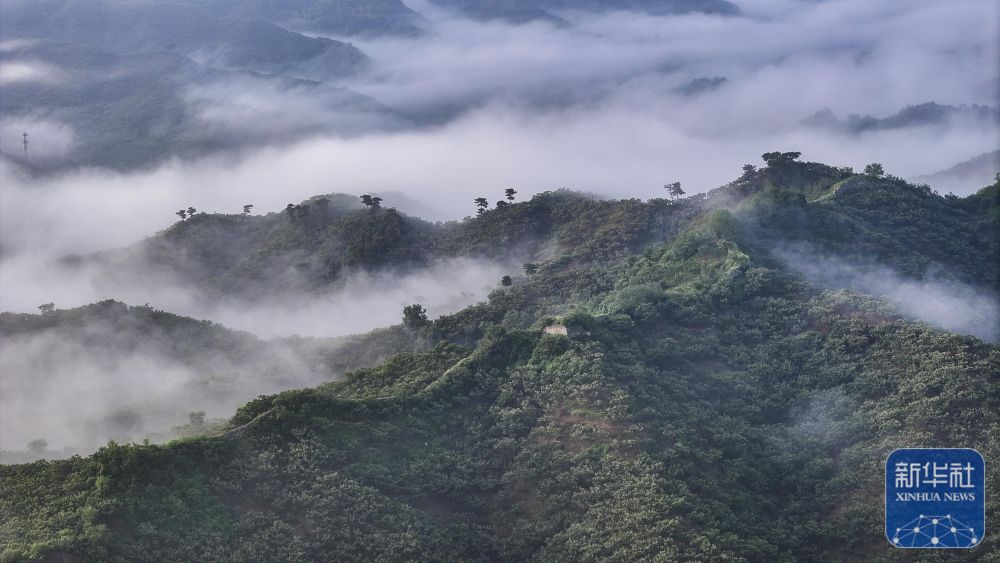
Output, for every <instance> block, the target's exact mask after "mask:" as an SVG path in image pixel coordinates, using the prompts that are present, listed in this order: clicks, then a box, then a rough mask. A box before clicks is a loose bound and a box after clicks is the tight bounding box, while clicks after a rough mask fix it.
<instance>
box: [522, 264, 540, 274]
mask: <svg viewBox="0 0 1000 563" xmlns="http://www.w3.org/2000/svg"><path fill="white" fill-rule="evenodd" d="M536 273H538V264H532V263H531V262H528V263H527V264H525V265H524V274H525V275H527V276H533V275H535V274H536Z"/></svg>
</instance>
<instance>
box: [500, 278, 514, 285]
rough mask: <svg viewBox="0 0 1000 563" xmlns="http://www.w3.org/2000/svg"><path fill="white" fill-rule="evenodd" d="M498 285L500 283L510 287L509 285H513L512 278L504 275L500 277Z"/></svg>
mask: <svg viewBox="0 0 1000 563" xmlns="http://www.w3.org/2000/svg"><path fill="white" fill-rule="evenodd" d="M500 285H502V286H504V287H510V286H512V285H514V279H513V278H511V277H510V276H504V277H502V278H500Z"/></svg>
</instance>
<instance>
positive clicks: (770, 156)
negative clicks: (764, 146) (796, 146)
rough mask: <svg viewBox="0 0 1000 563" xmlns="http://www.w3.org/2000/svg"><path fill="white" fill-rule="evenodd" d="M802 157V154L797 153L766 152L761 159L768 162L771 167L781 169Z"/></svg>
mask: <svg viewBox="0 0 1000 563" xmlns="http://www.w3.org/2000/svg"><path fill="white" fill-rule="evenodd" d="M800 156H802V153H800V152H796V151H792V152H766V153H764V154H762V155H761V158H763V159H764V162H766V163H767V165H768V166H769V167H772V168H781V167H782V166H787V165H789V164H791V163H792V162H794V161H795V160H796V159H797V158H799V157H800Z"/></svg>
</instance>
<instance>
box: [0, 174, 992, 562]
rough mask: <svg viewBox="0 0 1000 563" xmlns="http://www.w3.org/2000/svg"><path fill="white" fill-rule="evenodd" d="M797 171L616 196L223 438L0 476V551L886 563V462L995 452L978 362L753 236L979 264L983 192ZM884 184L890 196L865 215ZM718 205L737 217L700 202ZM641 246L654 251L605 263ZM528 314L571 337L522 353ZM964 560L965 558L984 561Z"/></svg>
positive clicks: (975, 354)
mask: <svg viewBox="0 0 1000 563" xmlns="http://www.w3.org/2000/svg"><path fill="white" fill-rule="evenodd" d="M801 166H802V167H798V165H797V167H793V168H794V169H793V170H791V171H789V170H765V171H762V172H759V173H754V174H751V175H749V176H748V177H745V178H744V179H743V180H742V181H740V182H737V183H734V184H733V185H731V186H729V187H727V188H725V189H724V190H723V191H722V192H718V193H716V194H714V195H713V197H711V198H708V199H706V200H701V199H694V200H691V201H689V202H687V203H683V204H676V205H669V204H666V203H665V202H659V203H654V204H646V205H644V204H640V203H638V202H633V203H627V202H626V203H625V204H623V203H621V202H619V203H618V204H614V209H619V210H621V209H625V210H630V211H626V212H622V213H621V214H620V215H619V219H620V220H619V221H617V222H613V223H612V224H607V223H602V225H603V226H602V227H601V228H599V229H597V228H594V229H590V230H589V231H584V232H594V233H595V234H594V236H593V237H581V238H586V239H587V240H585V241H576V244H571V245H570V246H568V250H564V252H563V253H561V254H560V255H558V256H557V257H555V258H553V259H552V260H550V261H548V262H547V263H546V264H544V265H543V268H542V269H541V271H540V272H539V274H537V275H536V276H534V277H533V278H531V279H529V280H526V281H519V282H518V283H517V284H515V285H514V286H513V287H512V288H508V289H505V290H503V291H497V292H495V293H494V294H493V295H491V298H490V300H489V302H488V303H485V304H482V305H479V306H475V307H472V308H469V309H467V310H465V311H463V312H460V313H458V314H456V315H453V316H450V317H445V318H443V319H440V320H438V321H436V322H435V323H434V325H433V326H431V327H429V328H428V329H426V336H427V337H428V338H431V339H432V340H436V341H440V344H439V345H438V346H437V347H435V348H433V349H432V350H430V351H427V352H424V353H418V354H404V355H401V356H397V357H396V358H394V359H393V360H391V361H389V362H387V363H385V364H383V365H381V366H379V367H376V368H372V369H368V370H361V371H357V372H355V373H353V374H352V375H350V376H349V377H348V378H347V379H345V380H343V381H339V382H335V383H331V384H327V385H324V386H322V387H319V388H317V389H312V390H305V391H294V392H286V393H282V394H279V395H276V396H272V397H265V398H261V399H258V400H257V401H254V402H252V403H250V404H248V405H246V406H245V407H243V408H242V409H240V411H239V412H238V413H237V415H236V416H235V417H234V418H233V419H232V420H231V421H230V426H229V430H228V431H227V432H226V433H225V434H223V435H220V436H216V437H210V438H199V439H193V440H188V441H185V442H181V443H174V444H170V445H167V446H136V445H127V446H120V445H109V446H108V447H107V448H104V449H103V450H101V451H100V452H98V453H97V454H95V455H94V456H92V457H90V458H86V459H79V458H77V459H73V460H68V461H61V462H40V463H36V464H32V465H26V466H8V467H3V468H2V469H0V482H2V484H3V485H2V488H0V512H3V513H4V514H5V515H8V516H9V517H8V518H4V519H3V520H2V522H3V523H2V524H0V538H2V539H3V542H2V543H3V544H4V545H5V546H6V547H5V551H4V558H6V559H10V560H18V559H23V558H26V557H29V556H32V555H45V554H47V555H48V556H50V557H55V556H56V554H64V555H66V556H68V557H82V558H87V559H101V560H108V559H110V560H129V561H138V560H164V559H168V560H247V559H264V560H273V561H281V560H288V561H293V560H310V559H312V560H330V559H335V560H372V559H385V560H398V559H407V558H410V559H413V558H419V559H432V560H454V559H469V558H474V559H494V560H523V559H543V560H566V561H569V560H574V561H579V560H621V561H634V560H650V559H654V558H656V557H658V558H660V559H662V560H672V559H678V558H685V559H701V560H709V559H715V560H718V559H730V560H740V559H748V560H844V559H854V560H878V559H884V560H893V559H895V558H900V557H903V555H902V554H901V553H900V552H898V551H893V550H891V548H889V547H888V546H887V545H886V542H885V540H884V539H883V538H882V537H881V531H880V530H881V518H882V514H881V501H880V495H881V482H882V474H881V472H882V462H883V460H884V457H885V455H887V453H888V452H889V451H891V450H892V449H894V448H896V447H900V446H904V445H914V446H916V445H936V446H964V447H975V448H977V449H979V450H980V451H981V452H982V453H983V454H984V455H985V456H986V457H987V458H989V459H995V458H996V456H997V455H998V454H1000V450H998V448H1000V443H998V439H997V437H998V436H1000V432H998V430H1000V425H998V422H997V413H998V412H1000V405H998V404H997V403H998V401H997V397H998V396H1000V395H998V394H997V393H996V383H997V381H996V377H997V375H996V374H997V373H1000V351H998V348H997V347H996V346H994V345H988V344H984V343H982V342H981V341H979V340H977V339H975V338H971V337H963V336H958V335H953V334H948V333H944V332H941V331H936V330H933V329H931V328H930V327H928V326H926V325H922V324H919V323H913V322H909V321H905V320H902V319H899V318H898V317H896V316H895V315H894V314H893V313H892V312H891V311H890V310H889V309H888V308H887V307H886V306H885V304H884V303H881V302H878V301H875V300H871V299H868V298H865V297H859V296H855V295H851V294H847V293H841V292H832V293H830V292H819V291H817V290H815V289H813V288H811V287H809V286H808V285H806V284H805V283H803V282H802V281H800V280H798V279H796V278H795V277H793V276H790V275H789V274H787V273H786V272H784V271H782V270H781V269H780V268H778V267H776V264H775V262H774V261H773V260H771V259H770V258H769V257H768V256H767V253H766V247H765V245H763V244H762V243H761V241H767V240H769V238H768V237H771V238H773V237H774V236H776V233H777V232H779V229H787V232H788V233H789V235H788V236H792V237H794V236H802V237H812V240H811V242H813V243H815V244H818V245H830V247H831V248H834V247H837V245H842V244H847V243H846V242H845V241H843V240H840V239H839V238H838V237H837V236H829V235H827V234H824V233H829V232H830V231H829V230H827V229H812V230H810V229H809V228H808V225H809V223H810V221H811V220H807V219H806V218H809V217H810V213H812V212H813V211H812V210H813V209H820V210H823V213H820V214H818V215H816V216H815V217H814V218H813V219H812V220H816V221H848V220H849V219H850V220H851V221H855V222H856V225H857V226H858V229H859V230H858V232H857V233H856V234H855V235H854V236H853V238H852V239H851V241H852V242H853V243H855V244H857V243H859V242H870V240H869V239H871V238H872V237H875V240H874V242H873V243H872V244H879V245H880V246H878V247H877V248H879V249H881V250H883V251H884V255H879V259H880V260H882V261H883V262H886V263H893V260H898V259H904V258H905V259H907V260H912V258H908V256H909V255H914V256H921V255H926V256H931V257H940V260H938V261H939V262H940V263H942V264H944V265H946V266H948V265H955V266H956V268H958V267H959V266H960V265H961V263H960V261H961V260H962V256H954V257H952V256H949V255H948V253H947V252H944V251H943V249H942V248H939V247H938V246H937V245H946V244H949V239H947V237H945V238H943V239H942V238H940V237H936V236H930V235H931V234H933V233H914V232H912V231H911V230H910V229H908V228H907V226H906V225H905V224H895V223H894V222H893V221H892V220H891V219H892V218H893V217H894V216H896V215H897V214H900V213H903V214H904V215H905V216H907V217H909V216H913V217H920V216H922V214H925V213H935V211H934V209H935V206H938V205H946V206H949V207H948V210H949V211H954V212H955V213H956V215H954V218H952V215H950V214H948V213H945V214H944V215H943V216H942V217H943V218H942V219H941V220H940V221H938V222H937V223H936V224H934V225H932V226H931V227H932V228H934V229H936V230H938V231H952V232H955V233H956V236H964V235H961V232H962V228H964V227H962V226H961V225H960V224H959V223H962V224H965V223H968V222H969V221H970V220H972V221H973V222H974V224H977V225H978V227H977V228H980V229H984V230H981V231H979V234H980V235H981V237H982V238H983V239H984V240H987V243H986V244H985V246H984V247H983V248H985V249H986V250H985V252H995V248H996V247H995V243H992V244H993V246H990V243H989V242H988V239H989V237H988V236H987V233H989V232H990V230H991V229H995V227H996V220H997V217H996V204H995V201H996V189H997V187H996V186H994V187H992V188H989V189H987V190H984V191H983V192H981V193H980V194H979V195H978V196H974V197H972V198H968V199H966V200H954V201H952V200H944V199H943V198H937V196H934V195H931V194H924V195H922V196H920V197H919V198H916V199H910V198H908V196H907V194H908V193H909V192H899V191H893V190H896V189H897V188H898V189H899V190H908V189H912V188H907V187H905V186H901V185H894V184H893V183H892V182H880V183H878V185H877V186H875V187H874V188H873V191H874V192H875V193H871V194H868V195H869V196H870V197H861V198H858V199H851V200H848V201H843V200H840V199H839V198H834V199H833V200H832V201H817V202H815V203H812V204H808V203H806V204H804V203H803V202H802V200H805V199H807V198H809V199H812V198H813V197H814V196H815V194H814V193H813V187H812V186H813V185H815V186H817V187H820V186H822V185H824V184H825V185H826V187H827V189H828V188H829V186H831V185H833V183H835V182H837V181H840V180H842V179H844V178H843V177H842V175H839V174H838V173H836V172H835V169H828V168H825V167H824V168H816V167H815V166H816V165H801ZM808 166H814V168H812V169H808V168H805V167H808ZM797 176H802V177H797ZM794 184H798V185H801V186H804V187H803V188H801V189H800V190H799V194H800V195H799V196H798V197H795V193H793V192H791V191H790V190H788V189H787V188H788V187H790V186H792V185H794ZM820 191H821V190H820ZM883 191H884V193H885V194H889V196H892V195H893V194H895V196H894V197H896V198H898V200H897V201H899V202H901V203H898V204H897V205H896V206H880V205H878V201H879V200H880V198H882V197H884V194H883V193H882V192H883ZM803 193H805V194H806V195H805V196H803V195H801V194H803ZM817 193H818V192H817ZM846 195H847V194H845V197H846ZM885 197H888V196H885ZM977 198H978V199H977ZM723 203H725V206H726V207H729V208H731V209H733V210H734V212H732V213H731V212H729V211H725V210H713V208H715V207H719V206H722V204H723ZM594 205H597V204H594ZM601 205H604V204H601ZM629 206H631V207H629ZM524 208H525V209H529V208H530V206H529V205H528V204H524ZM650 209H656V210H657V211H656V212H655V213H649V214H648V215H645V214H644V213H647V212H649V210H650ZM858 210H861V211H865V212H866V213H868V215H866V213H862V212H860V211H858ZM879 210H881V211H879ZM959 212H961V214H959ZM803 214H804V215H803ZM501 215H502V214H501V213H498V214H497V215H496V216H494V217H492V218H490V217H489V216H487V217H484V218H482V219H480V220H479V221H480V223H481V224H486V225H488V224H492V222H494V221H499V219H500V217H501ZM590 216H591V215H590V214H586V213H583V214H581V215H580V217H590ZM644 217H645V218H646V219H647V220H648V221H646V222H645V223H643V221H640V220H639V218H644ZM654 218H655V221H654V222H655V223H657V225H658V226H657V227H656V228H653V227H651V226H650V224H649V221H653V220H654ZM778 219H781V220H780V221H779V220H778ZM580 220H586V219H580ZM632 220H636V221H637V222H639V223H643V226H642V227H634V226H630V222H631V221H632ZM532 224H534V223H532ZM796 225H797V226H798V227H795V226H796ZM792 227H795V228H792ZM799 227H801V228H799ZM619 231H620V232H619ZM579 232H580V231H579V230H574V231H573V233H576V234H579ZM636 232H644V233H647V234H650V235H653V240H652V241H649V239H647V238H637V239H636V240H637V241H639V240H643V241H647V244H645V245H638V244H636V245H629V244H623V245H621V246H618V245H616V244H615V241H622V240H628V237H629V234H628V233H636ZM837 232H839V231H837ZM573 233H569V232H566V233H562V235H559V231H558V229H556V235H555V236H556V237H557V238H558V237H559V236H564V237H570V239H569V240H570V242H571V243H572V242H574V241H573V239H572V236H573ZM623 233H624V234H623ZM914 236H921V237H926V238H925V239H921V240H918V241H914V240H913V237H914ZM657 238H658V239H659V240H656V239H657ZM886 241H889V242H886ZM640 246H641V247H642V248H641V249H640V248H639V247H640ZM564 248H566V247H564ZM862 248H866V249H867V248H868V247H867V246H862ZM991 249H992V250H991ZM994 256H995V255H994ZM989 257H990V256H989V255H987V256H986V258H989ZM978 260H979V261H984V260H983V256H979V257H978ZM955 275H956V276H968V277H969V279H971V280H973V281H977V282H980V283H983V282H987V281H989V280H985V279H983V278H982V276H988V275H991V274H990V270H988V268H987V269H983V268H979V267H977V266H967V267H966V268H965V269H964V270H957V273H956V274H955ZM550 315H560V316H561V321H562V322H563V323H565V324H566V325H567V326H569V327H570V329H571V330H570V336H569V337H563V336H552V335H541V334H540V332H539V330H538V329H539V328H540V327H541V326H543V325H545V324H548V323H549V322H552V321H551V317H550ZM943 413H947V416H944V417H943V416H942V414H943ZM988 467H989V468H990V471H991V474H990V475H989V477H988V480H989V482H990V483H996V482H997V477H998V474H997V469H996V468H995V467H993V466H988ZM988 512H989V514H988V515H987V518H988V519H991V520H995V518H996V517H997V504H996V503H995V502H990V503H989V504H988ZM984 544H985V545H983V546H981V547H979V548H977V549H976V550H975V551H972V552H965V553H963V554H962V556H964V557H966V558H977V557H984V556H985V557H988V556H989V554H990V553H992V551H993V550H995V548H994V545H995V540H993V539H992V537H991V536H989V535H987V541H985V542H984Z"/></svg>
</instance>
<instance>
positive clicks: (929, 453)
mask: <svg viewBox="0 0 1000 563" xmlns="http://www.w3.org/2000/svg"><path fill="white" fill-rule="evenodd" d="M985 470H986V464H985V462H984V461H983V456H982V455H980V453H979V452H977V451H976V450H972V449H968V448H907V449H899V450H896V451H894V452H892V453H891V454H889V457H888V459H886V460H885V535H886V537H887V538H889V543H891V544H892V545H894V546H896V547H903V548H932V549H937V548H969V547H976V546H977V545H979V543H980V542H982V540H983V535H984V534H985V533H986V499H985V495H986V471H985Z"/></svg>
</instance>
